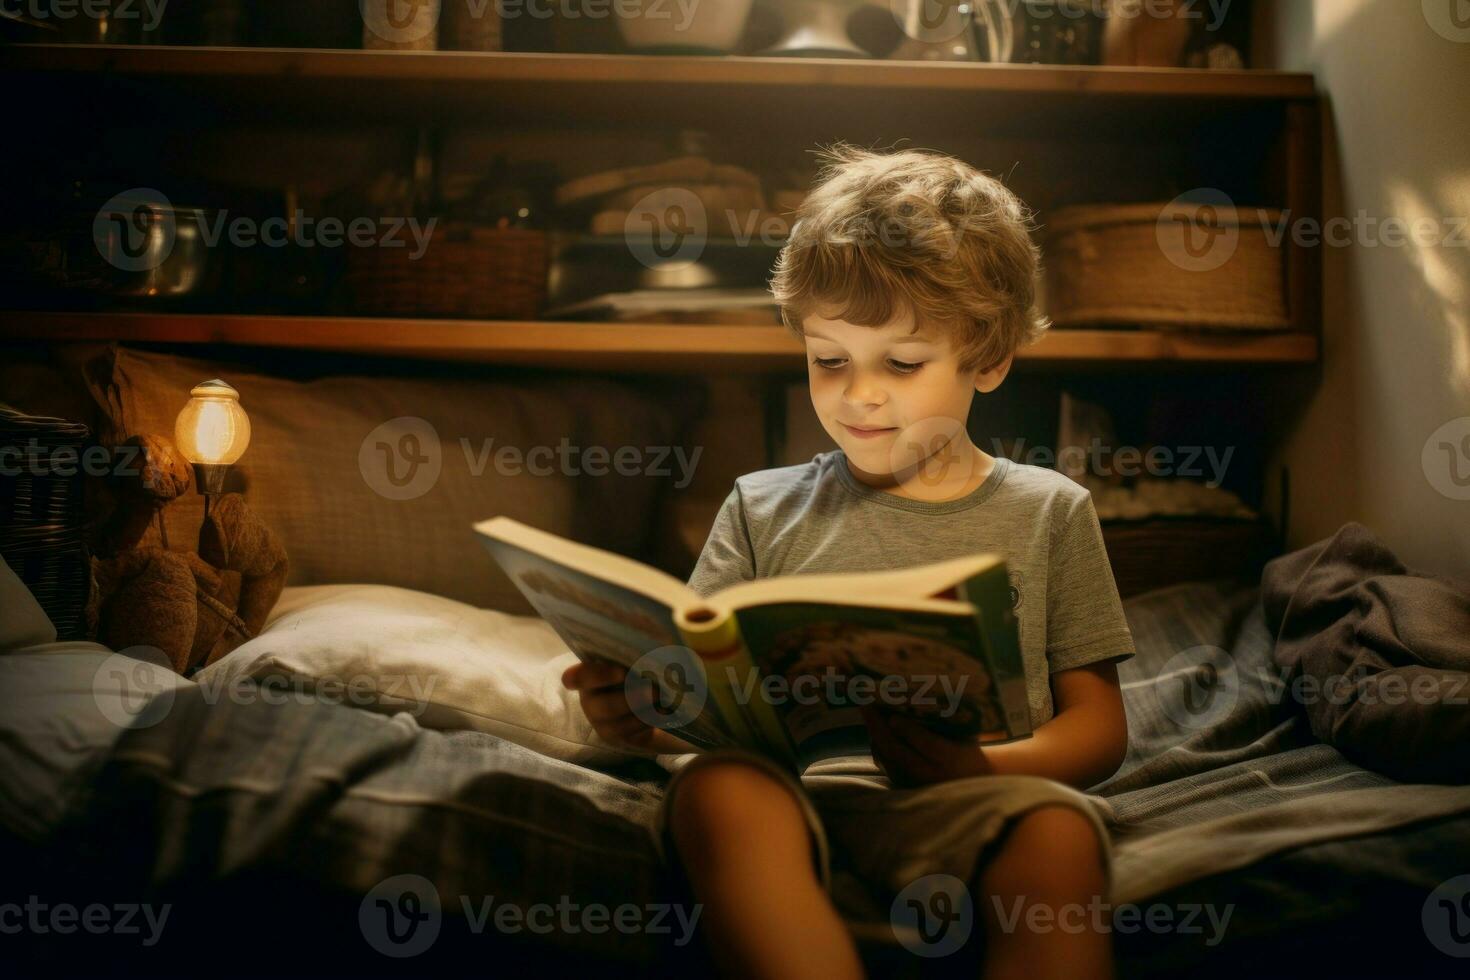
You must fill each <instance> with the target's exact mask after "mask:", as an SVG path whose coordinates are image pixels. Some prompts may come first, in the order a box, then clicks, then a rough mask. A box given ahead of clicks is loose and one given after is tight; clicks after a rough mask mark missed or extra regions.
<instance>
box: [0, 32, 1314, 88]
mask: <svg viewBox="0 0 1470 980" xmlns="http://www.w3.org/2000/svg"><path fill="white" fill-rule="evenodd" d="M0 66H3V67H4V68H6V69H9V70H16V71H22V70H24V71H44V72H114V73H118V74H124V75H130V76H139V77H147V76H152V77H197V78H203V77H211V76H215V77H247V78H268V77H291V78H300V79H328V80H330V79H339V80H341V79H345V80H365V79H374V78H380V79H392V80H399V81H405V80H417V81H430V82H432V81H445V82H475V81H482V82H494V81H520V82H556V81H566V82H586V83H617V82H624V83H630V84H681V85H731V84H736V85H759V86H773V85H774V86H783V85H784V86H810V85H827V86H833V87H855V88H901V89H907V88H926V89H965V90H975V91H993V92H1019V93H1030V94H1058V95H1069V94H1087V93H1091V94H1107V95H1116V96H1125V97H1126V96H1154V97H1160V96H1162V97H1183V98H1191V97H1193V98H1211V97H1213V98H1229V99H1312V98H1315V97H1316V82H1315V79H1314V78H1313V76H1312V75H1310V74H1306V73H1302V72H1286V71H1275V70H1267V69H1242V70H1220V69H1199V68H1132V67H1120V66H1112V65H1028V64H991V63H985V62H930V61H885V60H859V59H846V58H756V57H749V56H740V55H729V56H724V57H712V56H655V55H636V54H567V53H555V52H471V51H366V50H353V49H345V48H344V49H336V48H321V49H316V48H263V47H189V46H182V45H105V44H12V45H7V46H5V47H3V48H0Z"/></svg>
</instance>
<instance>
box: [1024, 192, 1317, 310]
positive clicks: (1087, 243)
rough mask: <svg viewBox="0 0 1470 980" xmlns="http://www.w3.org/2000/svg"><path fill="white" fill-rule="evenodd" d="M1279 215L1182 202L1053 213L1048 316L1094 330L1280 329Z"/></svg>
mask: <svg viewBox="0 0 1470 980" xmlns="http://www.w3.org/2000/svg"><path fill="white" fill-rule="evenodd" d="M1280 220H1281V212H1280V211H1274V210H1270V209H1265V208H1263V209H1259V210H1258V209H1255V208H1250V209H1243V210H1239V211H1237V210H1236V209H1235V208H1232V207H1228V206H1223V205H1222V206H1218V207H1217V206H1213V205H1208V204H1205V205H1194V204H1182V203H1180V202H1178V201H1174V202H1170V203H1168V204H1129V205H1097V206H1093V205H1088V206H1084V207H1074V208H1065V209H1062V210H1060V211H1057V212H1056V213H1055V214H1053V215H1051V216H1050V217H1049V218H1048V219H1047V221H1046V225H1047V228H1048V231H1049V242H1048V248H1047V262H1046V264H1047V267H1048V276H1047V283H1046V295H1047V313H1048V315H1049V316H1050V317H1051V319H1052V322H1053V323H1055V324H1056V325H1057V326H1060V327H1080V326H1092V325H1097V324H1128V325H1149V326H1158V327H1186V328H1198V327H1208V328H1220V329H1235V330H1284V329H1287V328H1289V327H1290V326H1291V318H1290V314H1289V311H1288V309H1287V299H1286V276H1285V249H1283V248H1281V247H1279V246H1273V245H1272V244H1271V242H1270V239H1269V238H1268V236H1267V230H1268V229H1270V228H1273V227H1276V226H1277V225H1278V223H1279V222H1280Z"/></svg>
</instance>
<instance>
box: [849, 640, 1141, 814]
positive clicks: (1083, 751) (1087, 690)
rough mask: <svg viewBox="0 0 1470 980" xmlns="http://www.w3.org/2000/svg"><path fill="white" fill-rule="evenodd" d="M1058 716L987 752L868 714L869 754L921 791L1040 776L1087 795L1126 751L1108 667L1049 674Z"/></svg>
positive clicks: (1118, 695) (1124, 722)
mask: <svg viewBox="0 0 1470 980" xmlns="http://www.w3.org/2000/svg"><path fill="white" fill-rule="evenodd" d="M1052 698H1053V700H1054V702H1055V703H1056V708H1057V710H1056V714H1055V715H1054V716H1053V717H1052V719H1051V720H1050V721H1048V722H1047V723H1046V724H1044V725H1041V726H1039V727H1038V728H1037V729H1036V731H1035V732H1034V733H1033V734H1032V736H1031V737H1030V738H1027V739H1022V740H1021V741H1018V742H1007V743H1005V744H1003V745H995V746H991V747H989V748H985V747H983V746H982V745H980V744H979V743H977V742H967V741H957V740H954V739H949V738H945V737H944V736H942V735H939V734H938V733H936V732H933V731H931V730H929V729H927V728H925V727H924V726H923V725H922V724H920V723H918V722H913V721H910V720H909V719H906V718H903V717H902V716H895V715H888V716H885V715H882V714H880V713H878V712H868V713H867V721H868V729H869V731H870V732H871V734H872V738H873V755H874V757H875V758H876V759H877V760H878V762H879V763H880V764H881V765H882V766H883V768H884V771H886V772H887V773H888V774H889V777H890V778H891V779H893V781H894V782H895V783H899V784H907V785H921V784H926V783H935V782H942V781H944V780H947V779H961V778H964V777H966V776H987V775H1026V776H1044V777H1046V778H1047V779H1055V780H1056V781H1057V782H1061V783H1066V784H1068V785H1070V786H1075V787H1077V788H1078V789H1086V788H1087V787H1089V786H1095V785H1097V784H1098V783H1100V782H1102V781H1103V780H1105V779H1107V778H1108V777H1109V776H1111V775H1112V774H1113V773H1115V772H1117V771H1118V766H1120V765H1122V763H1123V757H1124V756H1125V755H1126V754H1127V752H1128V719H1127V716H1126V715H1125V714H1124V711H1123V696H1122V692H1121V691H1120V690H1119V689H1118V670H1117V668H1116V667H1115V666H1114V665H1113V664H1112V663H1097V664H1089V665H1087V666H1085V667H1075V668H1073V669H1071V670H1063V671H1059V672H1057V673H1055V674H1053V675H1052Z"/></svg>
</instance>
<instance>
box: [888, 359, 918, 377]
mask: <svg viewBox="0 0 1470 980" xmlns="http://www.w3.org/2000/svg"><path fill="white" fill-rule="evenodd" d="M888 366H889V367H891V368H893V370H895V371H897V372H898V373H899V374H913V373H914V372H915V371H917V370H919V368H921V367H923V366H924V362H923V361H917V362H915V361H895V360H894V359H893V358H891V357H890V358H889V359H888Z"/></svg>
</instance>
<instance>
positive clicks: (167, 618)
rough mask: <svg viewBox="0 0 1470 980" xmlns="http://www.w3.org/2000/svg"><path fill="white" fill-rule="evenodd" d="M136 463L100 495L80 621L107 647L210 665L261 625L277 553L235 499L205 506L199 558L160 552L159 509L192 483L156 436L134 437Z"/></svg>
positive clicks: (276, 594)
mask: <svg viewBox="0 0 1470 980" xmlns="http://www.w3.org/2000/svg"><path fill="white" fill-rule="evenodd" d="M125 445H127V446H130V447H136V449H137V454H136V457H135V459H136V460H137V465H135V466H133V467H130V468H129V469H128V472H126V473H125V474H119V475H115V476H113V477H112V478H111V480H110V481H109V484H108V486H107V487H106V491H107V493H108V495H109V497H110V501H109V503H110V509H111V514H110V516H109V517H108V518H107V520H106V521H105V523H104V524H102V526H101V528H100V530H99V534H98V536H97V538H96V540H95V542H94V545H93V551H94V554H95V557H94V558H93V559H92V577H93V588H92V592H91V597H90V599H89V601H88V607H87V619H88V625H89V627H90V628H91V633H92V635H93V636H95V638H96V639H97V641H98V642H100V643H103V644H106V645H107V646H109V647H111V648H112V649H114V650H123V649H126V648H128V647H132V646H139V645H146V646H152V647H156V648H158V649H159V650H162V651H163V653H164V654H165V655H166V656H167V657H168V659H169V662H170V663H171V664H172V665H173V668H174V670H176V671H178V672H179V673H180V674H185V673H188V672H189V671H191V670H193V669H195V668H198V667H203V666H207V665H209V664H212V663H214V662H215V661H216V660H218V659H219V658H220V657H223V656H224V655H225V654H226V653H229V652H230V651H231V650H233V649H234V648H235V647H237V646H239V645H240V644H241V643H243V642H245V641H246V640H248V639H250V638H251V637H253V636H255V635H256V634H257V633H258V632H259V631H260V628H261V627H262V626H263V625H265V618H266V616H267V615H268V614H269V613H270V610H271V607H272V606H274V605H275V603H276V600H277V599H278V598H280V595H281V589H282V588H284V587H285V584H286V572H287V568H288V563H287V560H286V551H285V548H283V547H282V545H281V542H280V541H279V540H278V539H277V538H276V536H275V535H274V534H273V533H271V530H270V528H268V527H266V526H265V524H264V523H263V522H262V521H261V520H260V519H259V518H258V517H256V516H255V515H254V514H253V513H251V511H250V508H249V507H247V506H246V505H245V500H244V498H243V497H241V496H240V495H239V494H237V493H229V494H223V495H221V496H220V497H218V498H217V499H216V500H214V501H213V502H212V503H211V505H210V507H209V508H208V514H207V516H206V517H205V519H204V525H203V526H202V527H201V528H200V530H199V547H198V552H197V553H196V552H191V551H176V550H172V549H170V547H169V542H168V540H167V538H166V536H165V533H164V531H163V521H162V520H161V519H160V511H162V510H163V508H164V507H167V506H168V505H169V503H170V502H172V501H173V500H175V499H176V498H178V497H179V496H181V495H183V494H185V493H188V492H189V490H190V489H191V487H192V486H193V472H192V469H191V467H190V466H189V465H188V464H187V463H186V462H184V460H183V459H182V458H181V457H180V456H179V454H178V453H177V452H176V451H175V450H174V447H173V445H172V444H171V443H170V442H169V441H168V440H167V439H165V438H163V437H161V436H151V435H150V436H134V437H132V438H131V439H129V440H127V442H126V443H125Z"/></svg>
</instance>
